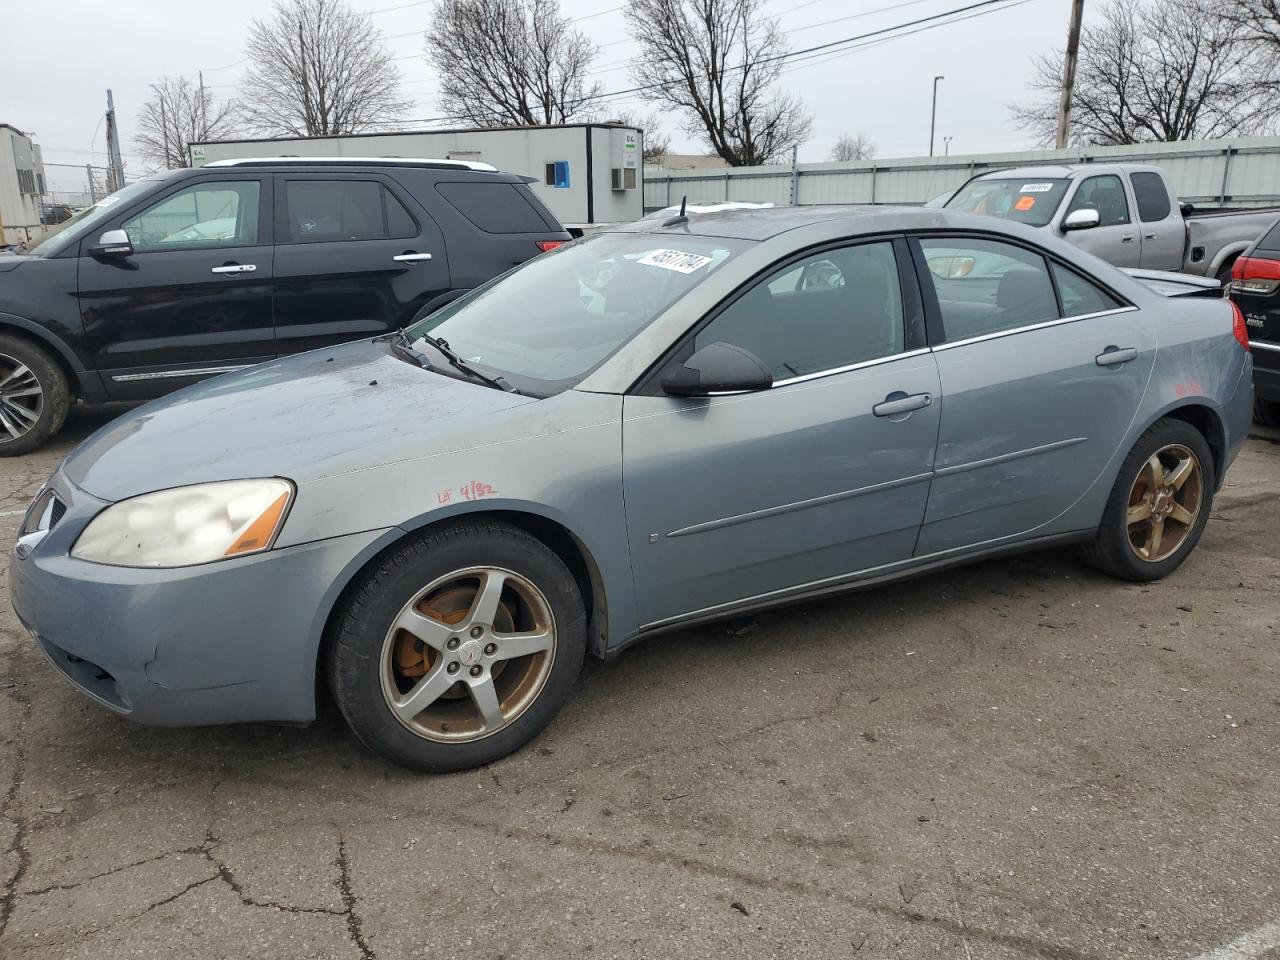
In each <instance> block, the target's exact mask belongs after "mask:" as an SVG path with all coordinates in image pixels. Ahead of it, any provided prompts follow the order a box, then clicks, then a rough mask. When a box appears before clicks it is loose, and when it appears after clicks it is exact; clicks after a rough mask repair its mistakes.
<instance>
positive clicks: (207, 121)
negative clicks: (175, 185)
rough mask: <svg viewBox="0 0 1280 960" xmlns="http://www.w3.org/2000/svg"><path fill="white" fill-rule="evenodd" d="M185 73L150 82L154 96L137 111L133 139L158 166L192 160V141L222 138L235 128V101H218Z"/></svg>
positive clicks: (168, 167)
mask: <svg viewBox="0 0 1280 960" xmlns="http://www.w3.org/2000/svg"><path fill="white" fill-rule="evenodd" d="M201 93H202V91H201V89H200V86H199V85H198V84H196V83H193V82H192V81H191V80H189V79H187V78H186V77H162V78H161V79H160V80H159V82H157V83H153V84H151V99H149V100H148V101H147V102H146V103H145V104H143V106H142V109H141V110H139V111H138V132H137V133H136V134H135V135H134V138H133V143H134V146H136V147H137V148H138V154H139V156H141V157H142V159H144V160H145V161H147V163H148V164H150V165H153V166H154V167H156V168H164V169H166V170H173V169H176V168H177V167H185V166H187V165H189V164H190V163H191V144H193V143H202V142H204V141H208V140H220V139H222V138H224V137H228V136H231V135H232V134H233V133H234V132H235V122H236V119H235V114H236V104H235V101H225V102H223V103H215V102H214V99H213V97H212V95H211V94H210V93H209V91H208V90H207V89H205V90H204V91H203V99H202V97H201Z"/></svg>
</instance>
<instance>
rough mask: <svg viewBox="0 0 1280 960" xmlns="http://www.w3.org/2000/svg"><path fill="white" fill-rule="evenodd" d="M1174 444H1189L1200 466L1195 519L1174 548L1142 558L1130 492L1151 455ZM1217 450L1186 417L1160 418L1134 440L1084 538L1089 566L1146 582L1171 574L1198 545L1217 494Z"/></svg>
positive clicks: (1126, 578) (1123, 578) (1114, 574)
mask: <svg viewBox="0 0 1280 960" xmlns="http://www.w3.org/2000/svg"><path fill="white" fill-rule="evenodd" d="M1171 444H1180V445H1181V446H1182V447H1185V448H1186V449H1188V450H1190V451H1191V453H1192V454H1194V456H1195V459H1196V460H1197V461H1198V465H1199V467H1200V471H1201V484H1202V493H1201V502H1200V505H1199V510H1198V512H1197V514H1196V517H1195V521H1194V522H1193V523H1192V524H1191V525H1190V527H1188V528H1186V533H1185V535H1184V536H1183V538H1182V540H1181V542H1180V543H1179V545H1178V547H1177V549H1176V550H1174V551H1173V552H1172V553H1171V554H1170V555H1169V556H1167V557H1164V558H1162V559H1159V560H1154V561H1153V560H1144V559H1142V558H1141V557H1139V556H1138V554H1137V552H1136V551H1135V549H1134V547H1133V545H1132V544H1131V542H1130V535H1129V524H1128V522H1127V520H1128V511H1129V500H1130V494H1131V492H1132V491H1133V489H1134V484H1135V483H1136V482H1137V480H1138V474H1139V472H1140V471H1141V470H1142V469H1143V468H1144V465H1145V464H1146V463H1147V461H1148V460H1149V459H1150V458H1151V457H1152V456H1153V455H1154V454H1155V453H1156V452H1157V451H1160V450H1163V449H1165V448H1166V447H1169V446H1170V445H1171ZM1216 485H1217V477H1216V474H1215V467H1214V462H1213V452H1212V451H1211V450H1210V449H1209V444H1208V442H1207V441H1206V440H1205V438H1204V437H1203V436H1202V435H1201V433H1200V431H1199V430H1197V429H1196V428H1195V427H1193V426H1191V425H1190V424H1188V423H1186V422H1184V421H1182V420H1172V419H1166V420H1159V421H1157V422H1156V423H1155V424H1153V425H1152V426H1151V427H1150V428H1149V429H1148V430H1147V431H1146V432H1145V433H1144V434H1143V435H1142V436H1141V437H1139V438H1138V442H1137V443H1135V444H1134V445H1133V449H1132V450H1131V451H1130V452H1129V456H1127V457H1126V458H1125V461H1124V464H1123V466H1121V468H1120V474H1119V476H1117V477H1116V482H1115V486H1114V487H1113V488H1112V490H1111V497H1110V498H1109V499H1108V500H1107V507H1106V509H1105V510H1104V511H1103V514H1102V523H1101V524H1099V526H1098V535H1097V538H1096V539H1095V540H1093V542H1091V543H1089V544H1086V545H1085V547H1084V548H1083V551H1082V552H1083V555H1084V559H1085V560H1086V562H1088V563H1089V564H1090V565H1091V566H1094V567H1096V568H1097V569H1099V570H1101V571H1103V572H1104V573H1109V574H1111V575H1112V576H1114V577H1118V578H1120V579H1122V580H1134V581H1138V582H1144V581H1149V580H1159V579H1160V578H1161V577H1165V576H1168V575H1169V574H1170V573H1172V572H1173V571H1174V570H1176V569H1177V568H1178V566H1179V565H1180V564H1181V563H1182V561H1183V560H1185V559H1186V558H1187V556H1188V555H1189V554H1190V553H1191V551H1192V550H1194V549H1195V546H1196V544H1197V543H1198V542H1199V540H1200V535H1201V534H1202V533H1203V532H1204V526H1205V524H1206V523H1207V522H1208V520H1209V513H1210V511H1211V510H1212V508H1213V494H1214V490H1215V489H1216V488H1217V486H1216Z"/></svg>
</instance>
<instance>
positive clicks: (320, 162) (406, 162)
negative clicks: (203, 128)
mask: <svg viewBox="0 0 1280 960" xmlns="http://www.w3.org/2000/svg"><path fill="white" fill-rule="evenodd" d="M205 166H206V167H262V166H273V167H282V166H284V167H306V166H331V167H333V166H347V167H350V166H360V167H365V166H389V167H434V168H438V169H442V170H477V171H480V172H482V173H497V172H498V168H497V167H495V166H492V165H491V164H488V163H479V162H477V161H473V160H433V159H428V158H417V157H233V158H231V159H228V160H213V161H210V162H209V163H206V164H205Z"/></svg>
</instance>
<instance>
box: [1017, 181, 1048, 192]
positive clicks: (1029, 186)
mask: <svg viewBox="0 0 1280 960" xmlns="http://www.w3.org/2000/svg"><path fill="white" fill-rule="evenodd" d="M1052 189H1053V184H1052V183H1024V184H1023V185H1022V188H1021V189H1020V190H1018V192H1019V193H1048V192H1049V191H1050V190H1052Z"/></svg>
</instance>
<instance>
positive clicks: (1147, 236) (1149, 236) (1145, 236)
mask: <svg viewBox="0 0 1280 960" xmlns="http://www.w3.org/2000/svg"><path fill="white" fill-rule="evenodd" d="M1155 238H1156V235H1155V234H1154V233H1144V234H1143V235H1142V239H1143V240H1154V239H1155Z"/></svg>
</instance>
